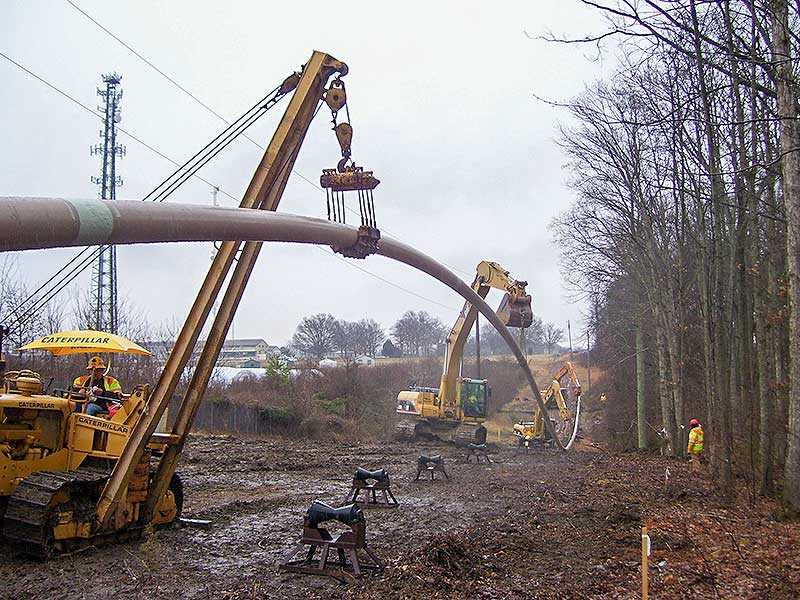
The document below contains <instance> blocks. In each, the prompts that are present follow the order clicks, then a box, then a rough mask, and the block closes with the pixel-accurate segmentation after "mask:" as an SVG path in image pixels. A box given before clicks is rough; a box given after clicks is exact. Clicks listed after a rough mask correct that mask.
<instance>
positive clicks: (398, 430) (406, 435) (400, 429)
mask: <svg viewBox="0 0 800 600" xmlns="http://www.w3.org/2000/svg"><path fill="white" fill-rule="evenodd" d="M417 423H418V421H414V420H413V419H400V420H399V421H398V422H397V423H395V424H394V439H395V440H397V441H399V442H410V441H412V440H413V439H414V436H415V429H416V426H417Z"/></svg>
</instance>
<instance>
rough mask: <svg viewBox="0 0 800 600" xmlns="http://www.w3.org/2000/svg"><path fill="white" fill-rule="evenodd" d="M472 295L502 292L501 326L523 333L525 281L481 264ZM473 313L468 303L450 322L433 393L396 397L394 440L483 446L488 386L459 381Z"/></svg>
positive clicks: (529, 317) (527, 315) (529, 315)
mask: <svg viewBox="0 0 800 600" xmlns="http://www.w3.org/2000/svg"><path fill="white" fill-rule="evenodd" d="M476 270H477V273H476V275H475V280H474V281H473V282H472V289H473V290H475V292H476V293H477V294H478V295H479V296H480V297H481V298H486V295H487V294H488V293H489V290H490V289H491V288H495V289H499V290H503V291H504V292H505V294H504V295H503V300H502V301H501V302H500V306H499V308H498V309H497V314H498V316H499V317H500V318H501V320H502V321H503V322H504V323H505V324H506V325H507V326H509V327H528V326H530V324H531V322H532V321H533V312H532V311H531V297H530V296H529V295H528V294H527V293H526V291H525V286H527V285H528V283H527V282H526V281H518V280H516V279H513V278H511V277H510V276H509V274H508V271H507V270H506V269H504V268H503V267H501V266H500V265H499V264H497V263H496V262H489V261H482V262H480V263H479V264H478V266H477V269H476ZM477 315H478V310H477V309H476V308H475V307H474V306H472V304H470V303H469V302H466V303H465V304H464V308H462V309H461V313H460V314H459V316H458V319H456V322H455V325H453V329H452V330H451V331H450V335H449V336H448V337H447V344H446V349H445V357H444V370H443V371H442V379H441V382H440V385H439V387H438V388H427V387H419V388H415V389H412V390H406V391H402V392H400V393H399V394H398V395H397V409H396V412H397V414H398V415H399V416H400V420H399V421H398V422H397V423H396V424H395V429H394V431H395V438H396V439H399V440H411V439H414V438H421V437H438V438H439V439H443V440H446V441H454V442H456V444H459V445H465V444H467V443H470V442H473V443H478V444H482V443H484V442H485V441H486V427H484V426H483V425H482V423H483V422H484V421H485V420H486V411H487V408H488V403H489V395H490V391H489V387H488V381H487V380H485V379H470V378H468V377H461V376H460V375H459V373H460V371H461V359H462V358H463V355H464V345H465V344H466V342H467V338H468V337H469V333H470V330H471V329H472V326H473V324H474V323H475V319H476V317H477Z"/></svg>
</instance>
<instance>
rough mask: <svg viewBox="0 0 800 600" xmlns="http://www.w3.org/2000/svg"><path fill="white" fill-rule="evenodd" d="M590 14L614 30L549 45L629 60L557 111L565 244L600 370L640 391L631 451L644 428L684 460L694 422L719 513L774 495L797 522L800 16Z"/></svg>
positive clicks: (662, 0)
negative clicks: (740, 481)
mask: <svg viewBox="0 0 800 600" xmlns="http://www.w3.org/2000/svg"><path fill="white" fill-rule="evenodd" d="M583 4H585V5H587V6H590V7H592V8H593V9H594V10H596V11H599V12H601V13H602V14H603V15H604V16H605V17H606V18H607V19H608V21H609V22H610V24H611V27H610V29H609V30H608V31H605V32H601V33H600V34H598V35H596V36H589V37H587V38H585V39H582V40H566V39H561V40H554V39H553V40H552V41H560V42H565V43H582V42H587V41H590V42H594V43H598V44H602V43H603V40H605V39H608V38H610V37H612V36H615V37H617V38H621V44H620V46H619V48H620V49H621V51H622V53H623V54H624V56H623V57H622V61H621V64H620V66H619V68H618V69H617V70H616V72H615V73H614V74H613V76H612V77H611V78H609V79H608V80H605V81H598V82H597V83H595V84H594V85H592V86H591V87H589V88H588V89H587V90H586V91H585V92H584V93H582V94H580V95H579V96H578V97H576V98H574V99H573V100H571V101H570V102H568V103H563V104H562V106H564V107H566V109H567V110H568V111H569V113H570V116H571V117H572V118H571V119H570V124H569V125H565V126H563V127H562V130H561V135H560V143H561V145H562V147H563V148H564V150H565V152H566V155H567V157H568V168H569V170H570V172H571V173H572V181H571V185H572V188H573V189H574V191H575V194H576V201H575V203H574V205H573V206H572V208H571V209H570V210H569V211H567V212H566V213H564V214H563V215H562V216H561V217H560V218H559V219H557V225H558V226H559V227H567V228H569V231H571V232H572V235H570V236H567V237H566V238H563V237H562V238H560V239H559V243H560V244H562V248H563V260H564V261H565V262H566V263H568V264H569V266H570V270H569V271H570V272H571V273H572V276H573V284H574V285H575V286H577V287H579V288H580V289H582V290H583V291H584V292H585V294H586V295H587V297H588V298H589V299H590V305H591V306H592V314H591V317H590V327H591V328H592V330H593V331H594V333H595V336H596V346H597V350H598V353H599V354H601V355H602V356H603V358H604V360H605V362H606V364H607V367H608V368H609V370H610V371H611V376H612V380H615V381H616V382H617V383H616V385H618V386H619V387H620V388H622V387H624V386H625V385H626V383H627V382H626V381H625V380H626V379H630V377H631V373H635V378H636V385H635V389H636V397H637V404H635V405H634V404H631V405H630V411H631V412H632V413H634V414H635V418H636V420H637V422H638V433H639V435H638V442H639V445H640V446H645V445H646V443H647V431H646V430H647V424H646V420H647V419H648V418H651V419H653V420H657V421H660V423H661V425H662V426H663V427H664V428H665V430H666V431H667V434H668V436H669V437H670V438H671V439H672V440H673V446H674V448H675V452H676V453H677V454H679V453H681V452H682V449H683V448H685V443H686V435H687V433H686V430H685V429H683V428H682V426H684V425H685V424H686V421H687V420H688V419H689V418H690V417H693V416H698V417H704V418H705V419H704V420H705V422H706V424H707V439H708V442H709V443H708V447H709V451H710V463H711V471H712V474H713V477H714V479H715V481H716V483H717V485H718V489H719V490H720V491H721V492H722V494H723V495H728V496H729V495H731V494H732V493H733V491H734V490H733V487H734V482H735V479H736V477H737V476H742V475H744V476H748V477H750V479H751V481H752V482H753V484H754V486H755V487H756V488H757V490H758V491H759V492H760V493H762V494H765V495H775V494H776V493H777V491H778V489H777V486H778V485H779V484H781V483H782V487H783V500H784V506H785V508H786V509H787V510H788V511H790V512H794V513H797V512H800V310H799V309H800V305H798V299H800V280H798V274H799V273H798V272H799V271H800V238H799V237H798V228H799V227H800V122H798V89H799V88H798V60H797V57H798V44H799V43H800V33H799V30H800V27H798V19H799V18H800V8H799V7H798V5H797V4H796V3H789V2H787V1H786V0H770V1H761V2H758V1H753V0H741V1H740V0H727V1H725V2H698V1H697V0H669V1H666V0H643V1H642V2H640V3H636V4H633V3H629V2H616V1H613V2H612V1H606V2H595V1H592V2H589V1H588V0H584V1H583ZM648 365H650V367H649V368H648ZM650 389H652V390H653V391H654V394H655V397H654V398H653V399H652V401H648V398H647V397H646V396H647V392H648V390H650Z"/></svg>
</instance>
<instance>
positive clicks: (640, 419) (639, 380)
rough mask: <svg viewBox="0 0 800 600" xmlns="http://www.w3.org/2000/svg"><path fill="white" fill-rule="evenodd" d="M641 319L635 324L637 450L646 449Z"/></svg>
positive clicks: (645, 405)
mask: <svg viewBox="0 0 800 600" xmlns="http://www.w3.org/2000/svg"><path fill="white" fill-rule="evenodd" d="M642 321H643V319H642V317H641V316H639V319H638V322H637V323H636V433H637V436H638V440H639V449H640V450H644V449H645V448H647V401H646V397H645V371H644V340H643V338H644V336H643V335H642Z"/></svg>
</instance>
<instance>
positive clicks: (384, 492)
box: [344, 479, 399, 508]
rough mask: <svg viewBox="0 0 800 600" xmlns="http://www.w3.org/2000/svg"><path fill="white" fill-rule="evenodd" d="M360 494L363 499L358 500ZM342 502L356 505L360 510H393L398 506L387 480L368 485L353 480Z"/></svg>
mask: <svg viewBox="0 0 800 600" xmlns="http://www.w3.org/2000/svg"><path fill="white" fill-rule="evenodd" d="M379 492H380V494H379ZM362 493H363V495H364V499H363V500H359V499H358V497H359V495H361V494H362ZM380 498H382V499H380ZM344 501H345V503H351V502H352V503H358V505H359V506H361V508H394V507H396V506H398V505H399V502H398V501H397V498H395V497H394V494H393V493H392V489H391V487H390V485H389V480H388V479H387V480H386V481H372V482H370V483H367V482H366V481H360V480H358V479H353V484H352V485H351V487H350V491H349V492H348V493H347V496H345V499H344Z"/></svg>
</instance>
